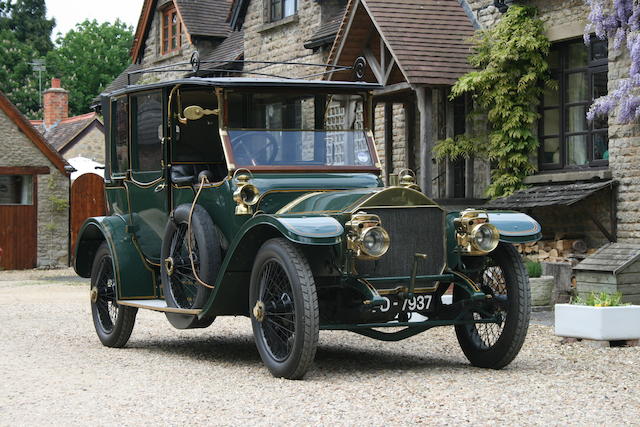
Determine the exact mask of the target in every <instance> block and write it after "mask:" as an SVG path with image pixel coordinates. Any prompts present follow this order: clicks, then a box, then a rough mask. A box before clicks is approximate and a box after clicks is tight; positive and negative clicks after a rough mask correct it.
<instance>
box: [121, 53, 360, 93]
mask: <svg viewBox="0 0 640 427" xmlns="http://www.w3.org/2000/svg"><path fill="white" fill-rule="evenodd" d="M202 64H219V65H222V64H243V65H244V64H262V65H264V67H261V68H258V69H257V70H256V71H245V70H237V69H233V68H221V67H213V68H207V69H206V70H205V71H209V72H216V71H220V72H225V73H243V74H250V75H255V76H266V77H276V78H281V79H290V80H293V79H308V78H311V77H318V76H323V75H325V74H329V73H334V72H336V71H353V75H354V77H355V78H356V80H362V79H363V78H364V73H365V70H366V68H367V61H366V59H364V58H363V57H362V56H360V57H358V58H356V60H355V62H354V63H353V65H351V66H345V65H331V64H317V63H311V62H283V61H245V60H231V61H228V60H206V61H202V60H200V54H199V53H198V52H197V51H196V52H193V54H192V55H191V59H190V60H189V61H184V62H177V63H175V64H168V65H160V66H157V67H150V68H144V69H142V70H136V71H129V72H128V73H127V85H131V76H132V75H136V74H146V73H163V72H167V71H174V72H185V73H187V72H192V73H194V74H197V73H198V72H199V71H200V67H201V65H202ZM186 65H190V66H191V67H190V68H176V67H182V66H186ZM273 65H299V66H303V67H322V68H325V69H326V70H324V71H320V72H317V73H313V74H308V75H305V76H303V77H295V78H294V77H288V76H283V75H278V74H274V73H264V72H260V70H263V69H265V68H268V67H271V66H273Z"/></svg>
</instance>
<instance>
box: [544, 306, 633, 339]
mask: <svg viewBox="0 0 640 427" xmlns="http://www.w3.org/2000/svg"><path fill="white" fill-rule="evenodd" d="M555 326H556V328H555V334H556V335H558V336H561V337H573V338H585V339H590V340H602V341H612V340H634V339H640V305H629V306H621V307H590V306H586V305H574V304H556V310H555Z"/></svg>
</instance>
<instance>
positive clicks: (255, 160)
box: [231, 131, 278, 166]
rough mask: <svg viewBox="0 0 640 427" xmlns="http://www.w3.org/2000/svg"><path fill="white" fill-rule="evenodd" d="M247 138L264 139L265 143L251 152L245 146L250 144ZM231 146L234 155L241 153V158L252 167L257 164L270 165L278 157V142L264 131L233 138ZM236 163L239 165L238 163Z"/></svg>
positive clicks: (249, 132)
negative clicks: (244, 158)
mask: <svg viewBox="0 0 640 427" xmlns="http://www.w3.org/2000/svg"><path fill="white" fill-rule="evenodd" d="M248 137H265V138H266V142H265V144H264V146H262V147H260V148H259V149H258V150H251V149H249V147H247V144H248V143H251V141H250V140H249V139H246V138H248ZM231 146H232V147H233V150H234V152H235V153H236V155H238V154H240V152H242V154H243V157H246V159H247V160H248V161H249V162H250V163H251V165H253V166H258V165H259V164H260V165H270V164H272V163H273V161H274V160H275V159H276V156H277V155H278V141H277V140H276V138H275V137H274V136H273V135H271V134H270V133H269V132H265V131H247V132H245V133H243V134H241V135H238V136H236V137H235V138H233V139H232V140H231ZM236 161H237V160H236ZM238 163H239V164H241V163H240V162H238Z"/></svg>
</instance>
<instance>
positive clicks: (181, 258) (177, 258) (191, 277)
mask: <svg viewBox="0 0 640 427" xmlns="http://www.w3.org/2000/svg"><path fill="white" fill-rule="evenodd" d="M187 231H188V225H187V223H180V224H177V229H176V232H175V234H174V235H173V237H172V239H171V246H170V248H171V249H170V251H169V257H171V259H172V260H173V265H174V270H173V274H171V275H169V279H168V280H169V290H170V292H171V296H172V297H173V300H174V301H175V302H176V303H177V305H178V307H179V308H192V307H193V306H194V304H195V302H196V298H197V296H198V288H199V286H201V285H199V284H198V281H197V280H196V277H195V274H194V273H193V271H194V270H193V269H192V268H191V257H193V265H194V267H195V271H196V273H198V274H199V273H200V262H199V260H198V255H197V254H198V242H197V241H196V238H195V236H194V235H193V231H191V233H188V232H187ZM189 239H191V252H189Z"/></svg>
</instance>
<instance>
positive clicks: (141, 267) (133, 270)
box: [74, 216, 157, 299]
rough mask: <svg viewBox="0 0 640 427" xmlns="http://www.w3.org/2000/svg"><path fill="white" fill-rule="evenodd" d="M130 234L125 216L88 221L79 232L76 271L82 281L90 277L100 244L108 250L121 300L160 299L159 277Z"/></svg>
mask: <svg viewBox="0 0 640 427" xmlns="http://www.w3.org/2000/svg"><path fill="white" fill-rule="evenodd" d="M132 236H133V235H132V234H131V233H129V230H128V226H127V220H126V216H125V217H123V216H102V217H93V218H89V219H87V220H86V221H85V222H84V224H83V225H82V227H81V228H80V231H79V232H78V239H77V242H78V243H77V245H76V250H75V257H74V269H75V271H76V273H77V274H78V275H80V276H82V277H91V268H92V265H93V259H94V257H95V254H96V251H97V250H98V247H99V246H100V244H101V243H102V242H104V241H106V242H107V245H108V246H109V251H110V253H111V260H112V262H113V271H114V276H115V280H116V285H117V290H118V299H135V298H154V297H157V286H156V280H157V275H156V273H155V271H154V269H153V268H151V267H150V266H149V265H147V262H146V261H145V259H144V257H143V256H142V254H141V253H140V251H139V250H138V247H137V245H136V242H135V241H134V239H133V238H132Z"/></svg>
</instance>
